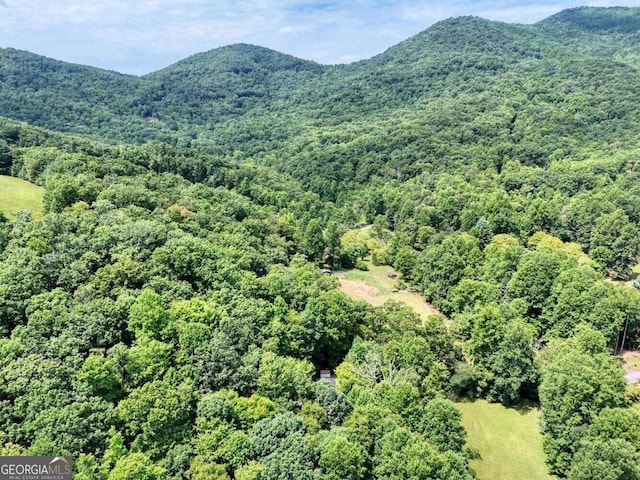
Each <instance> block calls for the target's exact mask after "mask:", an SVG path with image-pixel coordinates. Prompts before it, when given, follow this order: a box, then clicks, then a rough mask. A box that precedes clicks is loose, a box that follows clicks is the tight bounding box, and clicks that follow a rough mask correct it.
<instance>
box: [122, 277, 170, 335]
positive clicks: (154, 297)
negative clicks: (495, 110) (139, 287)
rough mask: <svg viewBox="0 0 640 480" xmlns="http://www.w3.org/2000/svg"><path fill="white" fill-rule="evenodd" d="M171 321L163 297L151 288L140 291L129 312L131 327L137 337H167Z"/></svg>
mask: <svg viewBox="0 0 640 480" xmlns="http://www.w3.org/2000/svg"><path fill="white" fill-rule="evenodd" d="M169 321H170V318H169V313H168V312H167V311H166V309H165V307H164V303H163V301H162V297H161V296H160V295H158V294H157V293H156V292H154V291H153V290H151V289H149V288H146V289H144V290H143V291H142V292H141V293H140V295H139V296H138V298H137V299H136V301H135V303H134V304H133V305H132V306H131V311H130V312H129V329H130V330H131V331H132V332H133V333H135V335H136V338H141V337H143V336H147V337H149V338H153V339H156V340H162V339H163V338H166V336H167V328H168V327H169V325H170V323H169Z"/></svg>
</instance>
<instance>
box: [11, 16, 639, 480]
mask: <svg viewBox="0 0 640 480" xmlns="http://www.w3.org/2000/svg"><path fill="white" fill-rule="evenodd" d="M639 15H640V9H620V8H613V9H600V8H579V9H572V10H567V11H564V12H561V13H559V14H558V15H555V16H553V17H550V18H549V19H547V20H544V21H542V22H540V23H538V24H535V25H509V24H506V23H501V22H492V21H488V20H484V19H480V18H475V17H461V18H453V19H449V20H445V21H442V22H439V23H437V24H435V25H433V26H432V27H430V28H429V29H427V30H425V31H424V32H422V33H420V34H418V35H416V36H414V37H412V38H409V39H407V40H406V41H404V42H401V43H400V44H398V45H396V46H394V47H392V48H390V49H389V50H387V51H386V52H383V53H381V54H379V55H377V56H375V57H373V58H371V59H369V60H364V61H360V62H356V63H353V64H350V65H333V66H326V65H318V64H315V63H313V62H308V61H305V60H300V59H296V58H294V57H291V56H288V55H284V54H281V53H278V52H275V51H272V50H269V49H265V48H262V47H256V46H251V45H245V44H238V45H232V46H229V47H223V48H218V49H214V50H211V51H209V52H205V53H201V54H197V55H194V56H192V57H189V58H187V59H185V60H183V61H181V62H178V63H176V64H175V65H171V66H169V67H167V68H165V69H162V70H160V71H158V72H155V73H152V74H150V75H146V76H144V77H134V76H127V75H121V74H118V73H116V72H106V71H102V70H99V69H94V68H91V67H85V66H79V65H70V64H66V63H63V62H59V61H56V60H52V59H47V58H43V57H39V56H36V55H33V54H30V53H27V52H19V51H16V50H12V49H3V50H0V114H1V115H3V116H0V173H1V174H2V176H0V180H3V183H1V184H0V209H4V208H13V207H12V206H11V205H12V203H11V202H14V203H15V201H16V200H17V198H18V197H17V194H16V192H27V191H28V192H29V194H30V195H31V196H32V198H31V200H34V203H32V207H31V208H33V210H34V213H35V215H28V214H19V215H15V216H14V217H10V218H7V217H5V216H4V215H0V456H15V455H50V454H52V453H53V454H55V455H68V456H70V457H72V458H73V459H74V461H75V464H74V465H75V466H74V469H75V473H76V478H78V479H84V480H89V479H91V480H122V479H125V478H126V479H128V478H147V479H154V480H196V479H207V480H208V479H218V480H231V479H237V480H273V479H279V478H295V479H300V480H338V479H341V480H383V479H389V478H393V479H398V480H400V479H421V480H422V479H425V480H426V479H438V480H471V479H472V478H473V477H474V475H473V470H474V469H477V471H478V473H479V474H480V475H481V478H500V477H509V475H511V476H513V475H514V473H512V472H514V471H516V472H517V474H521V475H522V476H523V477H527V475H529V474H530V475H529V476H530V477H532V478H533V477H534V476H536V477H537V478H545V477H546V473H545V471H544V470H545V469H547V470H548V472H549V474H551V475H555V476H558V477H561V478H563V477H567V478H569V479H570V480H578V479H590V478H607V479H611V480H634V479H640V442H639V439H640V390H638V387H636V386H633V385H627V383H626V380H625V377H624V374H623V369H622V368H621V362H620V358H619V355H620V354H621V353H622V352H628V351H630V350H637V349H638V348H640V321H639V319H640V289H639V288H638V287H640V284H638V282H637V281H634V280H633V268H637V265H638V263H639V261H640V181H639V180H640V144H639V140H640V110H639V109H638V108H637V99H638V98H640V73H639V71H638V65H639V64H638V48H639V47H638V45H639V43H638V41H637V40H638V39H637V35H638V29H637V28H636V26H637V24H638V18H639ZM6 175H10V177H7V176H6ZM25 181H26V182H28V183H24V182H25ZM19 203H20V204H22V203H24V205H25V206H27V204H26V202H22V201H19ZM39 206H40V207H41V212H39V211H38V210H37V208H38V207H39ZM39 213H41V214H42V215H41V216H40V215H39ZM391 272H393V274H392V276H394V278H393V279H391V278H389V277H388V275H389V273H391ZM396 274H397V276H396ZM636 280H637V279H636ZM396 289H398V290H399V291H394V290H396ZM400 290H401V291H400ZM405 290H406V291H405ZM349 295H351V296H349ZM361 300H365V301H361ZM387 300H390V301H387ZM398 300H401V301H398ZM403 301H404V302H406V303H403ZM411 305H416V306H417V305H419V306H420V307H422V310H421V311H420V312H416V311H414V309H413V308H411ZM432 313H436V315H431V314H432ZM326 370H330V372H326ZM325 376H328V380H329V381H328V382H326V381H324V380H320V378H321V377H325ZM467 401H469V402H473V403H466V402H467ZM497 404H500V405H497ZM456 405H459V407H456ZM531 405H535V406H536V407H539V410H538V409H536V410H530V411H528V414H527V411H526V409H525V410H524V411H523V413H525V414H523V415H521V414H520V413H521V412H520V411H519V410H518V409H520V410H522V407H523V406H531ZM513 408H515V410H514V409H513ZM526 408H528V407H526ZM461 412H462V413H461ZM487 412H495V415H494V417H495V418H493V420H496V421H494V422H486V421H484V420H485V419H486V417H487ZM465 426H466V427H467V430H465ZM511 430H513V432H512V433H514V435H513V437H512V438H513V439H512V440H509V438H510V437H508V435H507V433H508V432H509V431H511ZM496 436H497V437H499V438H502V439H504V440H505V441H504V442H498V441H497V440H495V441H494V440H493V438H494V437H496ZM540 438H542V442H541V443H542V445H540ZM509 442H511V444H512V446H513V451H509V452H506V453H505V450H508V449H509V447H510V445H511V444H510V443H509ZM465 445H467V446H471V447H473V448H477V451H474V450H473V449H469V448H466V447H465ZM478 453H480V454H481V455H482V456H484V458H478V455H477V454H478ZM544 462H546V465H544ZM527 469H528V470H531V472H525V471H523V470H527Z"/></svg>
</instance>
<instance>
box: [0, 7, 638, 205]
mask: <svg viewBox="0 0 640 480" xmlns="http://www.w3.org/2000/svg"><path fill="white" fill-rule="evenodd" d="M584 17H588V19H590V20H589V21H586V20H581V19H583V18H584ZM619 22H624V24H625V25H626V26H625V28H624V29H622V33H616V34H615V35H603V34H602V31H603V29H604V30H605V31H607V30H606V28H605V27H602V25H609V24H612V25H617V24H618V23H619ZM574 24H579V25H582V27H581V28H579V29H576V28H569V27H567V25H569V26H571V25H574ZM592 24H597V25H598V26H599V27H598V28H595V27H594V28H592V29H590V28H589V26H590V25H592ZM636 24H637V9H593V8H584V9H573V10H568V11H565V12H563V13H562V14H558V15H557V16H555V17H551V18H550V19H548V20H546V21H543V22H540V23H539V24H536V25H509V24H504V23H500V22H492V21H488V20H483V19H479V18H473V17H462V18H455V19H450V20H445V21H442V22H439V23H438V24H436V25H434V26H432V27H430V28H429V29H427V30H426V31H424V32H423V33H420V34H418V35H416V36H414V37H412V38H410V39H408V40H406V41H404V42H402V43H400V44H398V45H397V46H395V47H392V48H390V49H389V50H387V51H386V52H384V53H382V54H380V55H378V56H376V57H374V58H372V59H370V60H364V61H361V62H357V63H354V64H351V65H335V66H323V65H318V64H315V63H313V62H308V61H304V60H299V59H295V58H293V57H291V56H287V55H284V54H280V53H277V52H273V51H270V50H268V49H264V48H261V47H254V46H249V45H235V46H230V47H223V48H219V49H215V50H212V51H210V52H206V53H202V54H198V55H194V56H192V57H189V58H188V59H185V60H183V61H181V62H178V63H177V64H175V65H172V66H170V67H167V68H165V69H163V70H160V71H158V72H154V73H152V74H149V75H146V76H144V77H139V78H136V77H131V76H126V75H120V74H116V73H113V72H103V71H100V70H97V69H93V68H89V67H81V66H76V65H68V64H65V63H63V62H56V61H53V60H49V59H45V58H42V57H37V56H34V55H32V54H27V53H24V52H17V51H14V50H10V49H8V50H2V51H1V55H2V63H1V64H0V65H1V68H0V86H1V89H0V100H2V101H1V102H0V114H2V115H4V116H7V117H10V118H15V119H18V120H24V121H28V122H30V123H32V124H34V125H39V126H44V127H47V128H51V129H55V130H59V131H68V132H75V133H81V134H91V135H94V136H95V135H98V136H100V137H101V138H105V139H110V140H112V141H117V140H125V141H135V142H141V141H165V142H169V143H175V142H178V144H180V145H186V146H193V145H200V146H206V148H207V150H208V151H209V152H211V153H215V154H217V155H219V156H222V157H226V156H230V155H234V156H235V157H236V158H237V157H238V156H239V157H240V158H252V159H254V160H258V161H260V162H263V163H266V164H269V165H271V166H275V167H276V168H278V169H280V170H283V171H286V172H288V173H291V174H294V175H295V176H297V177H298V178H301V179H302V180H303V181H304V182H305V183H306V184H307V185H308V186H310V187H311V188H312V189H313V190H314V191H316V192H318V193H321V194H322V195H324V196H326V197H327V198H330V199H335V198H337V195H338V187H339V186H341V187H342V186H343V187H345V188H344V189H342V190H345V189H346V190H348V189H353V188H355V187H356V186H357V185H358V184H361V183H362V180H363V179H364V180H370V179H372V178H373V177H380V178H382V179H384V180H390V179H393V178H399V179H407V178H411V177H412V176H413V175H415V173H416V172H417V171H420V170H421V169H422V168H423V167H424V161H425V160H424V159H423V160H422V161H419V160H418V158H419V157H425V155H424V152H430V151H431V152H438V156H439V157H441V158H439V160H438V162H433V161H429V160H428V159H426V161H427V162H428V163H429V165H430V168H442V169H443V170H450V169H451V168H461V167H463V166H464V165H465V164H467V163H468V161H469V157H470V156H476V157H477V156H478V155H477V153H476V152H477V150H478V149H479V148H480V149H483V145H482V144H483V143H484V144H486V143H487V142H489V141H490V142H491V144H492V145H491V148H492V151H493V152H497V153H498V155H499V156H501V157H502V156H505V155H508V156H510V157H512V158H513V157H517V158H521V159H522V160H523V161H524V162H525V163H529V164H537V163H540V162H542V160H541V159H542V158H548V157H549V156H553V155H554V152H555V155H564V156H572V157H577V158H581V157H582V158H584V156H585V155H587V153H585V147H588V146H589V145H590V144H592V142H597V143H598V144H599V145H600V146H601V147H605V148H611V147H613V146H615V145H620V144H624V143H625V142H632V141H634V140H635V139H636V134H635V131H636V129H635V128H634V127H633V125H635V124H637V123H638V121H640V117H639V115H640V114H639V113H638V110H637V109H635V108H633V99H635V98H637V97H638V95H639V94H640V90H639V89H640V87H639V85H640V77H639V75H640V74H639V73H638V69H637V68H636V65H637V59H638V44H639V43H638V42H635V41H634V40H635V39H636V36H637V29H635V27H634V25H636ZM16 79H19V80H16ZM552 125H553V126H552ZM337 130H339V133H338V132H337ZM318 139H322V140H321V142H320V143H321V144H322V145H323V146H325V147H326V146H328V147H329V149H328V150H330V151H331V150H333V153H331V155H329V157H331V158H330V159H329V160H328V159H327V154H326V152H327V149H326V148H323V151H322V152H321V151H316V148H315V145H317V142H318ZM363 139H366V140H363ZM424 139H429V145H425V144H424ZM301 149H304V150H305V151H306V152H307V154H306V155H305V156H303V157H302V158H301V157H300V155H299V154H298V153H299V152H300V150H301ZM485 150H486V149H485ZM419 152H420V153H419ZM392 153H393V155H392ZM488 153H489V152H485V153H484V155H485V156H486V155H487V154H488ZM274 156H275V158H274ZM356 158H358V159H359V160H356ZM327 162H329V163H330V165H328V164H327ZM320 165H322V166H323V167H324V168H325V169H326V170H327V172H328V178H327V182H324V184H322V185H314V184H313V182H312V181H310V180H308V177H311V176H313V172H314V171H316V170H317V169H318V168H319V166H320ZM498 167H499V165H498ZM349 172H351V173H349Z"/></svg>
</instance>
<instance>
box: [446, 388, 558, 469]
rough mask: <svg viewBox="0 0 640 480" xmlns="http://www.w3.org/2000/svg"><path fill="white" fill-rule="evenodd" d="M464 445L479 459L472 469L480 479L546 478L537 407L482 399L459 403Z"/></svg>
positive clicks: (472, 464) (472, 463) (474, 461)
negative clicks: (504, 404)
mask: <svg viewBox="0 0 640 480" xmlns="http://www.w3.org/2000/svg"><path fill="white" fill-rule="evenodd" d="M456 406H457V407H458V410H460V412H461V413H462V424H463V425H464V428H465V429H466V430H467V434H468V438H467V446H468V447H471V448H473V449H475V450H477V451H478V452H479V453H480V456H481V459H479V460H473V461H472V462H471V468H472V469H473V470H474V471H475V472H476V474H477V476H478V479H479V480H549V479H553V478H555V477H553V476H551V475H549V473H548V472H547V466H546V465H545V455H544V452H543V450H542V435H541V434H540V432H539V428H538V409H537V408H536V407H524V408H506V407H504V406H502V405H500V404H497V403H489V402H487V401H485V400H476V401H474V402H458V403H457V404H456Z"/></svg>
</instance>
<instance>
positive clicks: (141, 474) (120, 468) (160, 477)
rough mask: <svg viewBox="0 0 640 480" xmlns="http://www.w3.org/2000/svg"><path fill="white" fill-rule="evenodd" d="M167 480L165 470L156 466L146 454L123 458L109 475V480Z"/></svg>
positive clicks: (134, 454)
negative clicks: (132, 479)
mask: <svg viewBox="0 0 640 480" xmlns="http://www.w3.org/2000/svg"><path fill="white" fill-rule="evenodd" d="M131 478H135V479H136V480H137V479H140V480H167V479H168V478H169V477H168V476H167V474H166V471H165V469H164V468H162V467H160V466H158V465H155V464H154V463H153V462H152V461H151V460H150V459H149V457H147V456H146V455H145V454H144V453H131V454H129V455H127V456H125V457H122V458H121V459H120V460H118V462H117V463H116V465H115V467H114V468H113V470H112V471H111V473H110V474H109V480H129V479H131Z"/></svg>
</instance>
